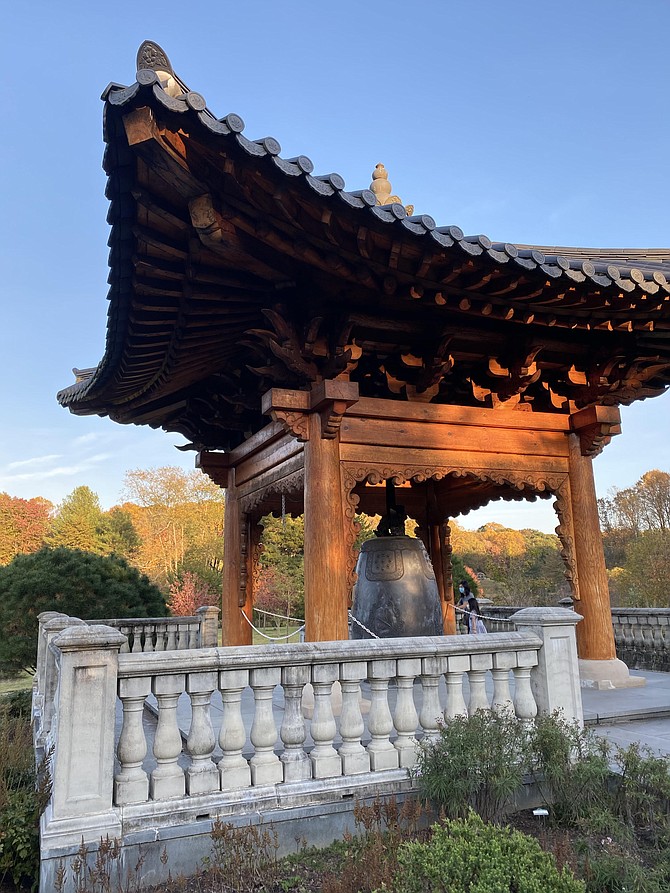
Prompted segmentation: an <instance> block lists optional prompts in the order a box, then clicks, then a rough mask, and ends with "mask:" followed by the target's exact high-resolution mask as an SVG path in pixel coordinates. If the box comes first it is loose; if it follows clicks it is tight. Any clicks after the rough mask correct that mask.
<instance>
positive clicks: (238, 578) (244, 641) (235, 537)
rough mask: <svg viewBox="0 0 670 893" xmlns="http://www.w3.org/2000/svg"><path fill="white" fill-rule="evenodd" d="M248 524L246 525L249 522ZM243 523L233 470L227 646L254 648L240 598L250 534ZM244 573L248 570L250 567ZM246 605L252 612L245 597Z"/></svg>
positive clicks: (226, 552) (224, 619)
mask: <svg viewBox="0 0 670 893" xmlns="http://www.w3.org/2000/svg"><path fill="white" fill-rule="evenodd" d="M244 522H245V523H246V519H244ZM242 523H243V519H242V512H241V510H240V501H239V499H238V496H237V490H236V487H235V471H234V469H231V470H230V472H229V474H228V486H227V487H226V502H225V513H224V532H223V537H224V539H223V597H222V602H221V629H222V644H223V645H251V643H252V635H251V627H250V626H249V624H248V623H247V622H246V621H245V619H244V617H242V612H241V610H240V599H241V597H243V596H241V592H242V579H243V564H244V562H246V560H247V557H246V554H243V549H242V538H243V536H245V535H246V531H243V530H242ZM244 551H246V550H244ZM244 570H245V571H246V568H244ZM245 594H246V592H245ZM245 602H246V605H245V607H246V608H247V612H248V611H249V606H248V599H246V598H245ZM247 616H249V613H248V614H247ZM249 619H251V617H249Z"/></svg>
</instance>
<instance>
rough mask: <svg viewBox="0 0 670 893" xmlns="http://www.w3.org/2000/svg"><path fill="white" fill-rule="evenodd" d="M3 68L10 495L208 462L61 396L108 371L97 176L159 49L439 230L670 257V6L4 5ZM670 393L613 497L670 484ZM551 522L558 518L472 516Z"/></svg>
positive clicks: (630, 425)
mask: <svg viewBox="0 0 670 893" xmlns="http://www.w3.org/2000/svg"><path fill="white" fill-rule="evenodd" d="M2 20H3V32H4V35H3V36H4V40H3V53H2V58H1V59H0V73H1V75H2V79H1V82H2V84H3V87H4V89H3V92H2V99H1V107H2V122H3V128H2V132H3V138H2V140H1V141H0V196H1V197H2V211H3V213H2V214H1V215H0V252H1V261H2V266H1V269H2V279H1V280H0V283H1V284H0V297H1V301H2V317H1V319H2V322H1V324H0V381H2V390H1V391H0V394H1V402H0V410H1V418H2V426H1V427H0V491H2V490H5V491H7V492H8V493H10V494H12V495H14V496H22V497H24V498H29V497H32V496H38V495H41V496H45V497H47V498H49V499H51V500H52V501H54V502H59V501H60V500H62V499H63V497H64V496H65V495H67V494H68V493H69V492H71V491H72V489H74V487H76V486H78V485H80V484H87V485H88V486H90V487H91V488H92V489H94V490H95V491H96V492H97V493H98V494H99V496H100V498H101V501H102V503H103V505H104V506H105V507H109V506H111V505H113V504H114V503H115V502H117V501H119V499H120V497H121V490H122V485H123V478H124V475H125V472H126V471H127V470H128V469H132V468H146V467H151V466H156V465H166V464H173V465H181V466H183V467H185V468H192V467H193V454H192V453H182V452H179V451H178V450H176V449H175V448H174V445H175V444H178V443H180V442H183V440H182V438H180V437H178V436H174V435H168V434H165V433H164V432H162V431H153V430H151V429H148V428H139V427H134V426H121V425H117V424H114V423H112V422H110V421H109V420H108V419H99V418H77V417H75V416H72V415H70V414H69V413H68V412H67V411H66V410H64V409H62V408H60V407H59V406H58V404H57V403H56V399H55V394H56V391H57V390H59V389H60V388H62V387H64V386H66V385H68V384H70V383H71V382H72V381H73V376H72V373H71V369H72V367H73V366H78V367H88V366H94V365H96V363H97V362H98V360H99V359H100V358H101V356H102V353H103V348H104V334H105V325H106V312H107V301H106V293H107V284H106V277H107V247H106V241H107V236H108V227H107V224H106V221H105V215H106V212H107V202H106V199H105V197H104V187H105V178H104V175H103V172H102V169H101V161H102V152H103V143H102V103H101V101H100V98H99V97H100V94H101V92H102V90H103V89H104V88H105V86H106V85H107V84H108V83H109V82H110V81H116V82H120V83H124V84H128V83H131V82H132V81H134V74H135V54H136V52H137V49H138V47H139V45H140V43H141V42H142V41H143V40H145V39H149V40H154V41H156V42H158V43H159V44H161V45H162V46H163V48H164V49H165V50H166V52H167V53H168V55H169V56H170V58H171V61H172V64H173V66H174V68H175V70H176V72H177V73H178V74H179V76H180V77H181V78H182V79H183V80H184V81H185V82H186V83H187V84H188V85H189V87H191V89H193V90H196V91H198V92H200V93H202V94H203V95H204V96H205V98H206V100H207V103H208V106H209V107H210V108H211V109H212V111H213V112H214V113H215V114H217V115H218V116H223V115H225V114H228V113H230V112H235V113H237V114H239V115H241V117H242V118H243V119H244V121H245V123H246V130H245V133H246V134H247V135H248V136H250V138H253V139H256V138H260V137H264V136H274V137H275V138H276V139H278V140H279V142H280V143H281V146H282V155H284V156H285V157H291V156H293V155H297V154H304V155H308V156H309V157H310V158H311V159H312V161H313V162H314V165H315V171H316V173H324V174H325V173H330V172H332V171H336V172H338V173H340V174H341V175H342V176H343V177H344V178H345V180H346V183H347V187H348V188H349V189H360V188H365V187H367V186H368V185H369V182H370V176H371V172H372V170H373V168H374V166H375V164H376V163H377V162H379V161H381V162H383V163H384V164H385V165H386V167H387V169H388V171H389V175H390V179H391V183H392V185H393V190H394V192H395V193H396V194H398V195H400V196H401V198H402V200H403V201H404V202H405V203H410V202H411V203H413V204H414V205H415V208H416V212H417V213H427V214H430V215H432V216H433V217H434V218H435V219H436V221H437V222H438V224H439V225H446V224H452V223H453V224H457V225H458V226H460V227H461V228H462V229H463V230H464V231H465V233H466V234H473V233H486V234H487V235H488V236H490V237H492V238H494V239H495V240H501V241H508V242H521V243H533V244H555V245H565V246H571V245H577V246H598V247H666V246H667V245H668V244H669V242H670V235H669V233H668V207H669V203H668V199H669V197H670V185H669V184H670V179H669V178H668V174H667V165H668V161H667V158H668V145H669V143H670V116H668V114H667V84H668V62H667V35H668V33H670V3H668V2H667V0H638V2H637V3H636V4H634V5H633V4H631V3H630V2H625V3H624V2H620V0H581V2H580V0H562V2H545V3H536V2H523V0H521V2H515V0H510V2H507V3H504V4H502V3H500V2H489V0H478V2H470V3H465V2H452V0H423V2H422V0H415V2H414V3H412V4H410V3H409V2H406V0H405V2H400V0H386V2H376V0H374V2H364V0H358V2H351V0H340V2H338V3H336V4H329V3H317V2H314V0H312V2H309V3H308V2H304V0H293V2H291V3H287V4H286V3H276V2H265V0H246V2H245V3H244V4H242V3H240V2H235V3H232V2H227V0H218V2H216V3H202V2H201V3H198V2H194V3H191V4H186V5H185V4H183V3H179V4H178V3H175V2H172V0H164V2H163V3H161V4H140V3H136V2H127V0H117V2H115V3H114V4H112V5H109V4H104V5H103V4H98V3H91V2H68V0H62V2H60V3H53V2H32V3H29V4H18V3H16V4H11V5H10V4H9V3H8V2H7V3H5V4H4V8H3V15H2ZM669 410H670V396H668V395H667V394H666V395H664V396H663V397H659V398H655V399H653V400H647V401H644V402H642V403H638V404H636V405H634V406H633V407H630V408H624V409H623V413H622V414H623V425H624V432H623V434H622V435H620V436H619V437H617V438H615V439H614V441H613V442H612V443H611V444H610V445H609V446H608V447H607V448H606V449H605V451H604V453H603V454H602V456H600V457H599V458H598V459H597V460H596V462H595V471H596V483H597V487H598V491H599V494H601V495H604V494H605V493H606V492H607V490H608V489H609V488H610V487H612V486H619V487H623V486H629V485H630V484H632V483H634V482H635V481H636V480H637V479H638V478H639V477H640V475H641V474H643V473H644V472H645V471H647V470H648V469H650V468H661V469H663V470H666V471H670V452H669V447H668V442H669V441H670V412H669ZM464 520H465V523H466V526H473V525H475V524H479V523H484V521H487V520H498V521H500V522H501V523H505V524H509V525H510V526H519V527H524V526H536V527H539V528H541V529H545V530H551V529H553V527H554V526H555V516H554V514H553V510H552V509H551V504H550V503H545V502H542V503H537V504H535V505H524V506H521V505H520V504H516V503H513V504H502V503H497V504H495V505H493V506H491V507H489V508H488V509H485V510H482V512H480V513H477V514H476V515H475V514H472V515H470V516H468V517H467V518H465V519H464Z"/></svg>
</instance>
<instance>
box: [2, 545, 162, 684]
mask: <svg viewBox="0 0 670 893" xmlns="http://www.w3.org/2000/svg"><path fill="white" fill-rule="evenodd" d="M42 611H60V612H62V613H63V614H69V615H71V616H73V617H79V618H80V619H82V620H94V619H103V618H106V617H109V618H111V617H163V616H165V614H166V613H167V609H166V607H165V599H164V597H163V595H162V593H161V591H160V590H159V589H158V588H157V587H156V586H154V585H153V583H151V581H150V580H149V579H148V578H147V577H146V576H144V575H143V574H140V572H139V571H138V570H137V569H136V568H134V567H131V566H130V565H128V564H127V563H126V562H125V561H124V560H123V559H122V558H118V557H117V556H100V555H94V554H92V553H90V552H83V551H81V550H72V549H64V548H55V549H50V548H43V549H40V551H39V552H34V553H33V554H31V555H19V556H17V557H16V558H15V559H14V560H13V561H12V562H10V564H8V565H7V566H6V567H1V568H0V631H1V633H2V635H1V636H0V673H5V674H7V673H15V672H18V671H19V670H22V669H31V668H34V666H35V657H36V654H37V629H38V622H37V616H38V614H40V613H41V612H42Z"/></svg>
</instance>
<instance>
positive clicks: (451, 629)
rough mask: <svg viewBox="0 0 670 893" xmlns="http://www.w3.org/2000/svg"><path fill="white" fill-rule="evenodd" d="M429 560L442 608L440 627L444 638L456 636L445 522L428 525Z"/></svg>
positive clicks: (446, 525)
mask: <svg viewBox="0 0 670 893" xmlns="http://www.w3.org/2000/svg"><path fill="white" fill-rule="evenodd" d="M428 536H429V542H430V560H431V562H432V565H433V570H434V571H435V579H436V581H437V591H438V592H439V594H440V605H441V607H442V626H443V629H444V634H445V635H446V636H453V635H455V634H456V612H455V611H454V598H453V584H452V573H451V550H450V549H449V526H448V524H446V522H444V521H441V522H440V523H437V524H435V523H431V524H429V525H428Z"/></svg>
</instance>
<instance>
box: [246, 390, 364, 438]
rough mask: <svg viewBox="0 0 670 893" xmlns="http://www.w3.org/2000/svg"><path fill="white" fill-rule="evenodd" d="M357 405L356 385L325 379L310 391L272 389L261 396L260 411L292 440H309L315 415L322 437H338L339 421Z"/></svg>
mask: <svg viewBox="0 0 670 893" xmlns="http://www.w3.org/2000/svg"><path fill="white" fill-rule="evenodd" d="M357 401H358V385H357V384H356V383H355V382H352V381H339V380H333V379H325V380H324V381H320V382H318V383H317V384H315V385H312V389H311V390H310V391H292V390H288V389H286V388H272V390H270V391H268V392H267V393H266V394H264V396H263V400H262V404H261V405H262V408H263V412H264V413H265V414H266V415H269V416H270V417H271V418H272V419H273V420H274V421H276V422H281V424H283V425H284V426H285V428H286V430H287V431H289V432H290V433H291V434H293V436H294V437H295V438H296V439H297V440H299V441H301V442H304V441H306V440H309V421H308V420H309V416H310V415H311V414H312V413H315V412H318V414H319V416H320V418H321V436H322V437H323V438H324V439H326V440H331V439H332V438H334V437H337V434H338V431H339V430H340V425H341V423H342V417H343V416H344V414H345V412H346V411H347V409H348V408H349V407H350V406H352V405H353V404H354V403H356V402H357Z"/></svg>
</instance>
